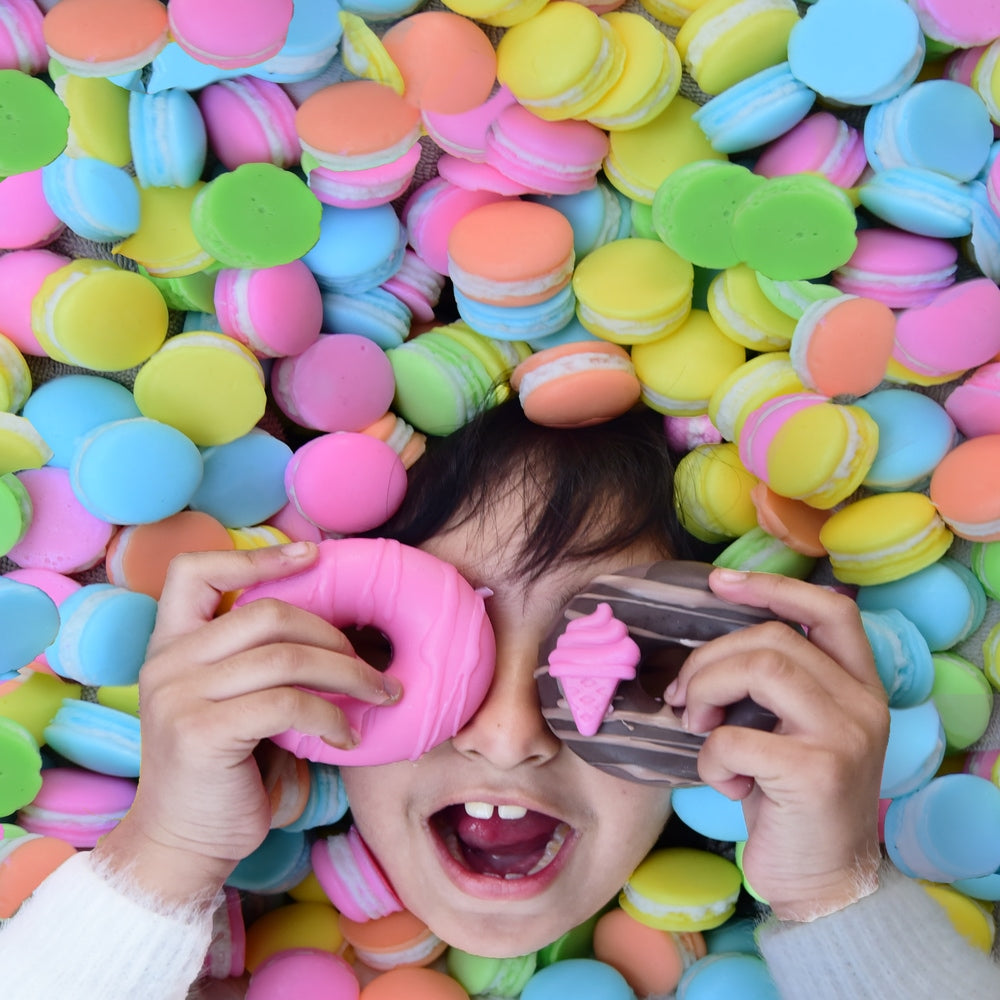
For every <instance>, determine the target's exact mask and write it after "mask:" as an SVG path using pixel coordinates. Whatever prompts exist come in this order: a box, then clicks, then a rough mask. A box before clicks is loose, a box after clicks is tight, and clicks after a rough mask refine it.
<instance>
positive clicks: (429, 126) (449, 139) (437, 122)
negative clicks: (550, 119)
mask: <svg viewBox="0 0 1000 1000" xmlns="http://www.w3.org/2000/svg"><path fill="white" fill-rule="evenodd" d="M516 103H517V98H516V97H514V95H513V94H512V93H511V92H510V90H509V89H508V88H507V87H505V86H501V87H499V88H497V90H495V91H494V92H493V94H491V95H490V96H489V97H488V98H487V99H486V100H485V101H483V103H482V104H480V105H479V106H478V107H475V108H470V109H469V110H468V111H459V112H455V113H452V114H449V113H447V112H442V111H428V110H426V109H424V111H423V114H422V117H423V123H424V129H425V130H426V132H427V134H428V135H429V136H430V137H431V138H432V139H433V140H434V142H435V143H436V144H437V146H438V147H439V148H440V149H442V150H443V151H444V152H445V153H450V154H451V155H452V156H457V157H459V158H460V159H463V160H471V161H472V162H473V163H485V162H486V141H487V135H488V134H489V131H490V126H491V125H492V124H493V121H494V119H495V118H496V117H497V115H498V114H500V112H501V111H503V110H504V109H506V108H509V107H511V105H514V104H516Z"/></svg>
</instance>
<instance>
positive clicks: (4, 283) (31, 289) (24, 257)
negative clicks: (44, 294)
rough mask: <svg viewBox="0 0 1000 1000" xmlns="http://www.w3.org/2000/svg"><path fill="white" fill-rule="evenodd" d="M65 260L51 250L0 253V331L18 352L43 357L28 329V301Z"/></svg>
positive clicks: (32, 334) (36, 340) (43, 351)
mask: <svg viewBox="0 0 1000 1000" xmlns="http://www.w3.org/2000/svg"><path fill="white" fill-rule="evenodd" d="M69 261H70V259H69V257H65V256H63V255H62V254H60V253H53V252H52V251H51V250H12V251H11V252H10V253H5V254H0V333H3V335H4V336H5V337H7V339H8V340H11V341H13V343H14V345H15V346H16V347H17V348H18V349H19V350H20V351H21V353H22V354H31V355H34V356H35V357H45V349H44V348H43V347H42V345H41V344H39V343H38V338H37V337H36V336H35V334H34V331H33V330H32V329H31V300H32V299H33V298H34V297H35V293H36V292H37V291H38V289H39V288H41V287H42V282H43V281H44V280H45V279H46V278H47V277H48V276H49V275H50V274H53V273H54V272H55V271H58V270H59V268H61V267H64V266H65V265H66V264H68V263H69Z"/></svg>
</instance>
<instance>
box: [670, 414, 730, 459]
mask: <svg viewBox="0 0 1000 1000" xmlns="http://www.w3.org/2000/svg"><path fill="white" fill-rule="evenodd" d="M663 432H664V434H666V436H667V443H668V444H669V445H670V447H671V448H673V449H674V451H679V452H681V453H682V454H683V453H685V452H689V451H691V450H692V449H694V448H697V447H698V445H700V444H720V443H721V442H722V432H721V431H720V430H719V429H718V427H716V426H715V424H713V423H712V418H711V417H710V416H709V415H708V414H707V413H699V414H697V415H696V416H693V417H672V416H665V417H664V418H663Z"/></svg>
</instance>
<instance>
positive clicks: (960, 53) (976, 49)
mask: <svg viewBox="0 0 1000 1000" xmlns="http://www.w3.org/2000/svg"><path fill="white" fill-rule="evenodd" d="M988 48H989V46H988V45H974V46H972V47H971V48H968V49H958V50H957V51H955V52H952V53H951V55H949V56H948V58H947V59H946V60H945V63H944V74H945V76H946V77H947V78H948V79H949V80H954V81H955V82H956V83H964V84H965V86H966V87H971V86H972V74H973V72H974V71H975V69H976V66H977V65H978V63H979V60H980V59H982V57H983V54H984V53H985V52H986V50H987V49H988Z"/></svg>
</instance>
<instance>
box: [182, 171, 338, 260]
mask: <svg viewBox="0 0 1000 1000" xmlns="http://www.w3.org/2000/svg"><path fill="white" fill-rule="evenodd" d="M322 210H323V206H322V205H321V204H320V202H319V200H318V199H317V198H316V196H315V195H314V194H313V193H312V191H310V190H309V188H308V187H307V186H306V184H305V182H304V181H302V180H301V179H300V178H299V177H298V176H297V175H296V174H294V173H292V172H291V171H290V170H283V169H282V168H281V167H278V166H275V165H274V164H273V163H244V164H242V165H241V166H239V167H237V168H236V169H235V170H232V171H229V172H227V173H224V174H220V175H219V176H218V177H216V178H215V180H213V181H211V182H209V183H208V184H206V185H205V187H204V188H202V190H201V191H200V192H199V193H198V196H197V197H196V198H195V200H194V203H193V205H192V206H191V226H192V229H193V231H194V236H195V239H197V241H198V243H199V244H200V245H201V246H202V248H203V249H204V250H205V251H206V252H207V253H209V254H210V255H211V256H212V257H214V258H215V259H216V260H217V261H219V262H220V263H221V264H222V265H223V266H225V267H240V268H263V267H277V266H278V265H280V264H289V263H291V262H292V261H293V260H297V259H298V258H300V257H302V256H304V255H305V254H306V253H308V252H309V251H310V250H311V249H312V248H313V246H315V244H316V242H317V241H318V240H319V234H320V219H321V216H322Z"/></svg>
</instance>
